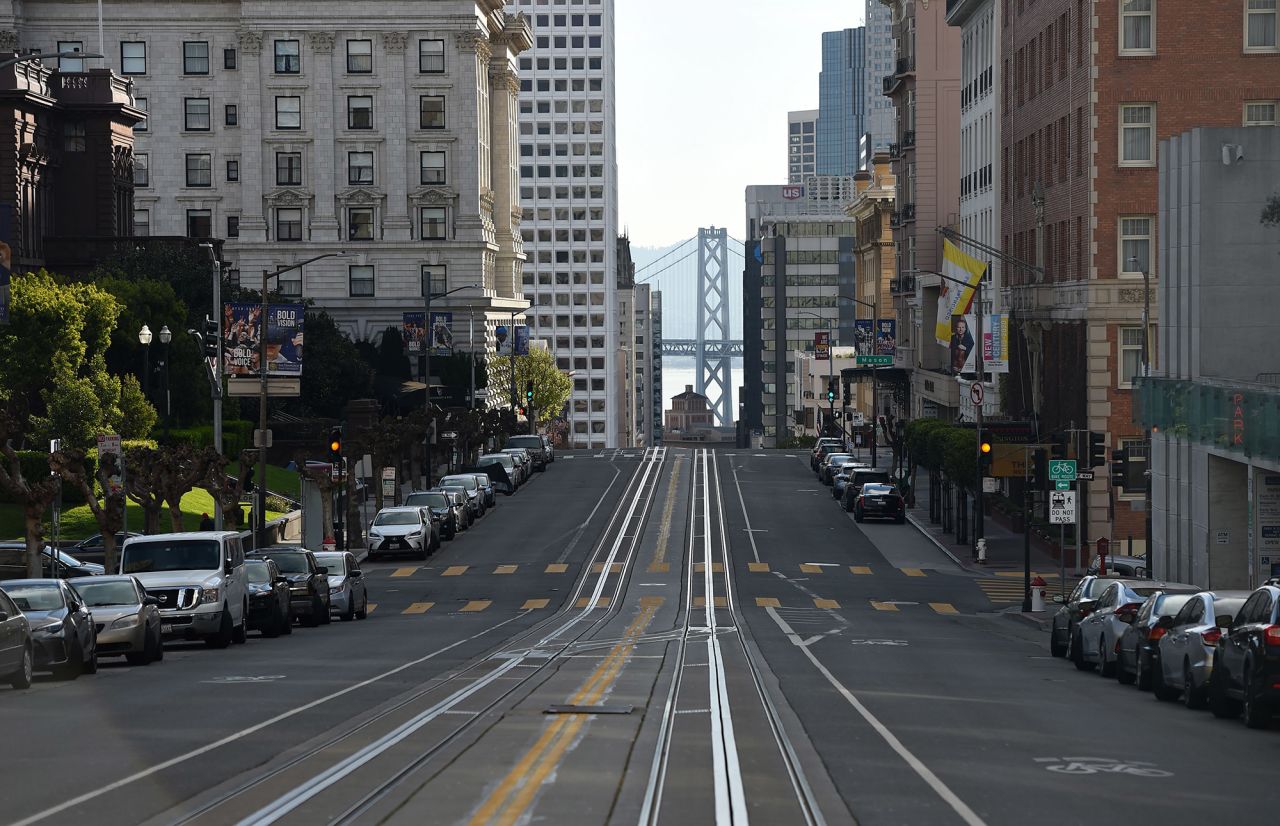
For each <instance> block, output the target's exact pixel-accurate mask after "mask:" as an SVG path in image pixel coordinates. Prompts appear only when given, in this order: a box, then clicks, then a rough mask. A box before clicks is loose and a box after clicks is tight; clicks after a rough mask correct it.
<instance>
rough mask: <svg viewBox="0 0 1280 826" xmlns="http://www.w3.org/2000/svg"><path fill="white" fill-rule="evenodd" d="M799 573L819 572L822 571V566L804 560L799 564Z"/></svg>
mask: <svg viewBox="0 0 1280 826" xmlns="http://www.w3.org/2000/svg"><path fill="white" fill-rule="evenodd" d="M800 573H802V574H820V573H822V566H821V565H814V564H813V563H810V562H805V563H802V564H801V565H800Z"/></svg>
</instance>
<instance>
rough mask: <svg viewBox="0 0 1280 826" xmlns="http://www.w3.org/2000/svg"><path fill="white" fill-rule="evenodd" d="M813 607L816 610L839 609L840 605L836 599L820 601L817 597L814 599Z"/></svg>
mask: <svg viewBox="0 0 1280 826" xmlns="http://www.w3.org/2000/svg"><path fill="white" fill-rule="evenodd" d="M813 607H814V608H839V607H840V603H838V602H836V601H835V600H834V599H818V598H817V597H814V599H813Z"/></svg>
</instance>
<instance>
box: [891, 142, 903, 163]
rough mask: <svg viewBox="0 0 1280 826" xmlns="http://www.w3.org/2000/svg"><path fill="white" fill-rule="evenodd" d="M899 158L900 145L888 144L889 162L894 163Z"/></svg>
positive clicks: (900, 152) (900, 153)
mask: <svg viewBox="0 0 1280 826" xmlns="http://www.w3.org/2000/svg"><path fill="white" fill-rule="evenodd" d="M901 157H902V144H900V143H891V144H889V160H891V161H896V160H898V159H900V158H901Z"/></svg>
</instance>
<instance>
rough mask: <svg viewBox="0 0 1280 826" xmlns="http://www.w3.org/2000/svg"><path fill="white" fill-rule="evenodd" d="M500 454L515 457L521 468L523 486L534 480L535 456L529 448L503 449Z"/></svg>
mask: <svg viewBox="0 0 1280 826" xmlns="http://www.w3.org/2000/svg"><path fill="white" fill-rule="evenodd" d="M499 452H501V453H506V454H507V455H509V456H514V457H515V460H516V464H517V465H519V467H520V472H521V479H520V481H521V484H523V483H525V482H527V481H529V480H530V479H531V478H533V455H532V454H531V453H529V451H528V449H527V448H523V447H507V448H503V449H502V450H501V451H499Z"/></svg>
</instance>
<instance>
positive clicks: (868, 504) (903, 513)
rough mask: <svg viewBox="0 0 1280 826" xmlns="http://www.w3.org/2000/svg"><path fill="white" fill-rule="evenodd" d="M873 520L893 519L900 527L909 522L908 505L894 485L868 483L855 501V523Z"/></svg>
mask: <svg viewBox="0 0 1280 826" xmlns="http://www.w3.org/2000/svg"><path fill="white" fill-rule="evenodd" d="M850 489H851V488H850ZM873 518H874V519H892V520H893V521H894V522H897V523H898V524H899V525H901V524H903V523H904V522H906V521H907V503H906V502H905V501H903V499H902V494H900V493H898V489H897V488H895V487H894V486H893V485H885V484H882V483H880V482H868V483H867V484H865V485H863V486H862V489H861V490H859V491H858V493H857V496H856V497H855V498H854V500H853V521H855V522H861V521H863V520H864V519H873Z"/></svg>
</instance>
